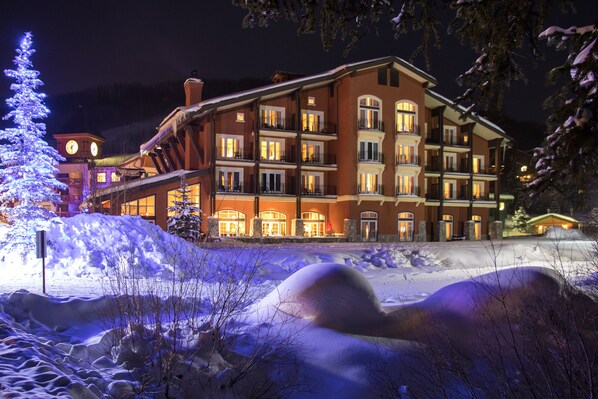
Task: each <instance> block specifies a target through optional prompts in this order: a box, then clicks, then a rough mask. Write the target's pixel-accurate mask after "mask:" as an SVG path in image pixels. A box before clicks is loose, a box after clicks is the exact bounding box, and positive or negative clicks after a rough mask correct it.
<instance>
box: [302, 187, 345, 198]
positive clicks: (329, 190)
mask: <svg viewBox="0 0 598 399" xmlns="http://www.w3.org/2000/svg"><path fill="white" fill-rule="evenodd" d="M301 195H302V196H304V197H322V196H325V195H336V186H319V187H305V186H302V187H301Z"/></svg>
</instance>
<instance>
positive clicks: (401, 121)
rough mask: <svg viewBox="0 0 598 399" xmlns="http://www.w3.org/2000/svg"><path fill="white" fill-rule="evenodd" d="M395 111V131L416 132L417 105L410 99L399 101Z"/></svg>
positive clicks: (403, 132) (401, 132)
mask: <svg viewBox="0 0 598 399" xmlns="http://www.w3.org/2000/svg"><path fill="white" fill-rule="evenodd" d="M396 111H397V116H396V118H397V119H396V122H397V125H396V129H397V130H396V131H397V133H400V134H417V133H418V132H417V105H415V103H413V102H411V101H399V102H397V104H396Z"/></svg>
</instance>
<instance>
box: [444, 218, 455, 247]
mask: <svg viewBox="0 0 598 399" xmlns="http://www.w3.org/2000/svg"><path fill="white" fill-rule="evenodd" d="M442 220H444V227H445V236H446V240H447V241H450V240H452V239H453V216H452V215H442Z"/></svg>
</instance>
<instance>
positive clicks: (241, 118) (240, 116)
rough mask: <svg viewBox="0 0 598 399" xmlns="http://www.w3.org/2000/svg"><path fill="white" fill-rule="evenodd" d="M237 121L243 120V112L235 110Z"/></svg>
mask: <svg viewBox="0 0 598 399" xmlns="http://www.w3.org/2000/svg"><path fill="white" fill-rule="evenodd" d="M237 122H245V114H244V113H243V112H237Z"/></svg>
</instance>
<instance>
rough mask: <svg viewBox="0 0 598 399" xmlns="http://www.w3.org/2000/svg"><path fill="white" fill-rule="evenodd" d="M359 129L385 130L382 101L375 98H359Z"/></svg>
mask: <svg viewBox="0 0 598 399" xmlns="http://www.w3.org/2000/svg"><path fill="white" fill-rule="evenodd" d="M358 126H359V129H368V130H380V131H382V130H384V125H383V124H382V101H380V99H379V98H377V97H374V96H361V97H359V120H358Z"/></svg>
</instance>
